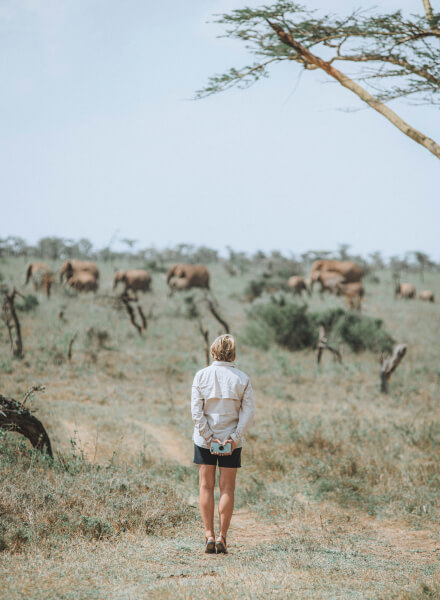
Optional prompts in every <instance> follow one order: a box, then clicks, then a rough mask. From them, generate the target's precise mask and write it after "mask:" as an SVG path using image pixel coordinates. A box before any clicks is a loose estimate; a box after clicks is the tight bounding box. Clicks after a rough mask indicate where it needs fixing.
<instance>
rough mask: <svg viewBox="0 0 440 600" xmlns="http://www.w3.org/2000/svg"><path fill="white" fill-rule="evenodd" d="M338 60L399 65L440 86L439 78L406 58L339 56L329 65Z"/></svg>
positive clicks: (381, 55) (365, 55) (367, 55)
mask: <svg viewBox="0 0 440 600" xmlns="http://www.w3.org/2000/svg"><path fill="white" fill-rule="evenodd" d="M336 60H345V61H348V62H373V61H376V62H384V63H390V64H392V65H397V66H399V67H402V69H406V70H407V71H409V72H410V73H413V74H414V75H418V76H419V77H422V78H423V79H426V80H427V81H429V82H430V83H433V84H434V85H438V86H440V79H439V78H438V77H435V76H434V75H432V74H431V73H429V71H425V70H424V69H419V68H418V67H416V66H414V65H412V64H411V63H410V62H408V61H407V60H406V59H405V58H402V57H399V56H393V55H391V54H390V55H388V56H384V55H383V54H364V55H362V56H359V55H353V56H348V55H345V56H344V55H343V54H341V55H338V56H335V57H333V58H332V59H331V60H329V61H328V64H329V65H331V64H332V63H333V62H334V61H336Z"/></svg>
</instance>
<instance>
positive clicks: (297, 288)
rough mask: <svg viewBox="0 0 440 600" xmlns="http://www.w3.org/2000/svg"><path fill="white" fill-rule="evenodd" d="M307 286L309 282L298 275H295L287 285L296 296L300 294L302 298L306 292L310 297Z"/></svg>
mask: <svg viewBox="0 0 440 600" xmlns="http://www.w3.org/2000/svg"><path fill="white" fill-rule="evenodd" d="M307 284H308V282H307V281H306V280H305V279H304V277H299V276H297V275H293V276H292V277H290V278H289V281H288V282H287V285H288V286H289V288H290V289H291V290H292V292H293V293H294V294H298V295H299V296H302V293H303V291H304V290H305V291H306V292H307V293H308V295H309V296H310V289H309V286H308V285H307Z"/></svg>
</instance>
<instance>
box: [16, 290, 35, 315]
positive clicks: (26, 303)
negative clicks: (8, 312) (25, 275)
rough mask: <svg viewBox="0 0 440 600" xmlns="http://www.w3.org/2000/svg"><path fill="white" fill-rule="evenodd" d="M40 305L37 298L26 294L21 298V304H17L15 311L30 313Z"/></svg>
mask: <svg viewBox="0 0 440 600" xmlns="http://www.w3.org/2000/svg"><path fill="white" fill-rule="evenodd" d="M39 304H40V303H39V302H38V298H37V297H36V296H34V295H33V294H27V295H26V296H24V297H23V300H22V302H17V309H18V310H19V311H21V312H30V311H32V310H35V309H36V308H37V306H38V305H39Z"/></svg>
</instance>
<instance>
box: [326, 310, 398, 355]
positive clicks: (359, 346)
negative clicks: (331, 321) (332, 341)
mask: <svg viewBox="0 0 440 600" xmlns="http://www.w3.org/2000/svg"><path fill="white" fill-rule="evenodd" d="M382 325H383V321H382V320H381V319H372V318H371V317H363V316H362V315H359V314H355V313H351V312H347V313H345V314H344V316H341V317H340V318H339V319H338V320H337V321H336V323H335V325H334V327H333V329H332V331H331V335H332V338H336V339H338V340H341V341H344V342H345V343H347V344H348V345H349V346H350V348H351V349H352V350H354V352H361V351H362V350H372V351H373V352H391V351H392V349H393V345H394V340H393V338H392V337H391V336H390V335H389V333H387V332H386V331H384V329H382Z"/></svg>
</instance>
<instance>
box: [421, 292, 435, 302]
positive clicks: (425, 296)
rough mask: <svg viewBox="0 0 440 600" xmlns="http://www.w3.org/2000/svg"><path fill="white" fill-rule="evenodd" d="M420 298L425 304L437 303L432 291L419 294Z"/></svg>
mask: <svg viewBox="0 0 440 600" xmlns="http://www.w3.org/2000/svg"><path fill="white" fill-rule="evenodd" d="M419 298H420V300H424V301H425V302H435V296H434V292H431V290H423V291H422V292H420V293H419Z"/></svg>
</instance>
